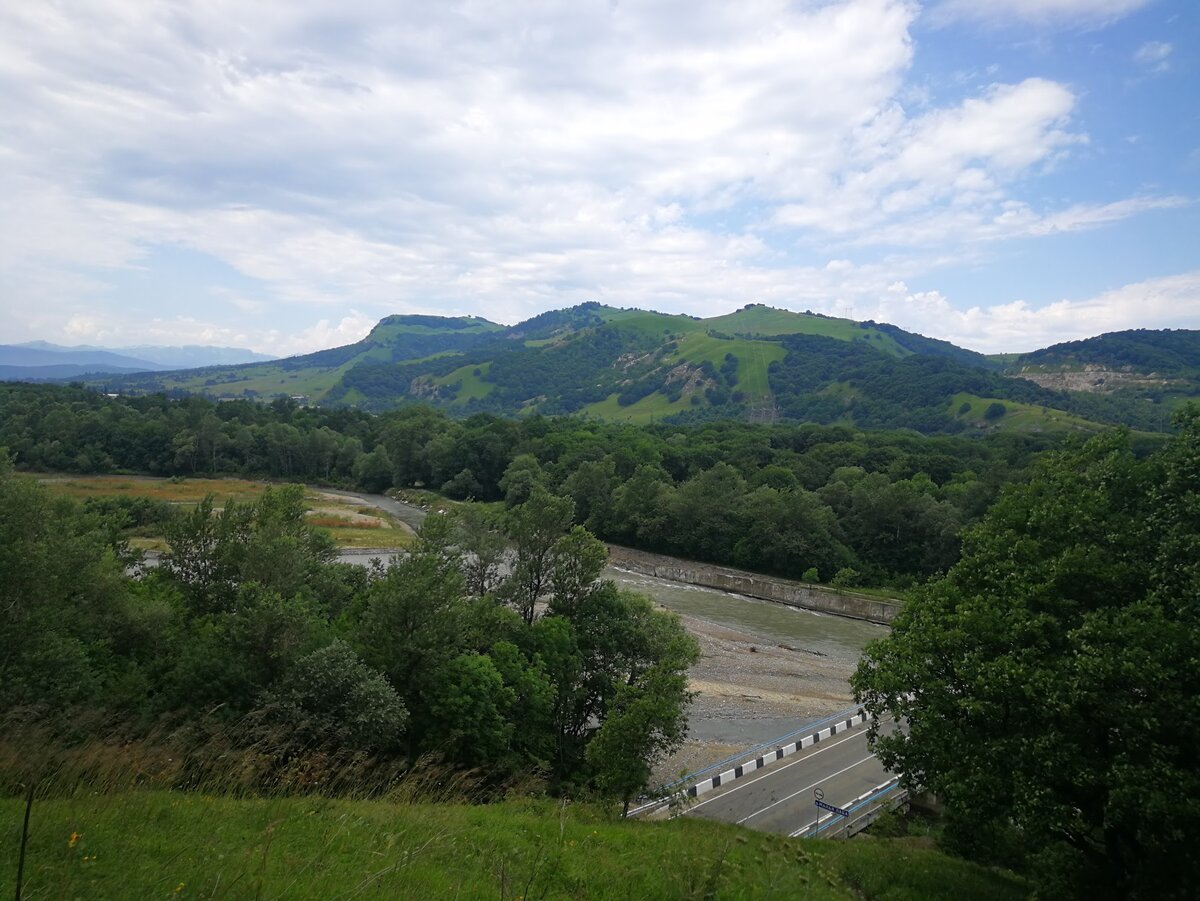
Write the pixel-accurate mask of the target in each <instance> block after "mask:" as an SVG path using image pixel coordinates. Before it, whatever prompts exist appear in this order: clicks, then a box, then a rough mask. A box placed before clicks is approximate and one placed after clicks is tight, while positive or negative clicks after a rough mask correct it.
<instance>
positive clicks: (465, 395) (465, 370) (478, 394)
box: [433, 361, 496, 404]
mask: <svg viewBox="0 0 1200 901" xmlns="http://www.w3.org/2000/svg"><path fill="white" fill-rule="evenodd" d="M491 368H492V364H491V361H488V362H486V363H469V364H468V365H466V366H460V367H458V369H455V370H454V371H453V372H448V373H446V374H445V375H441V376H438V377H437V378H435V379H434V380H433V383H434V384H435V385H453V384H454V383H455V382H462V387H460V388H459V389H458V394H456V395H455V396H454V403H455V404H465V403H466V402H467V401H469V400H481V399H482V398H485V397H487V396H488V395H489V394H491V393H492V389H494V388H495V387H496V386H495V385H494V384H493V383H491V382H485V381H484V380H483V379H482V378H481V376H483V375H486V374H487V371H488V370H489V369H491ZM476 369H478V370H479V375H476V374H475V370H476Z"/></svg>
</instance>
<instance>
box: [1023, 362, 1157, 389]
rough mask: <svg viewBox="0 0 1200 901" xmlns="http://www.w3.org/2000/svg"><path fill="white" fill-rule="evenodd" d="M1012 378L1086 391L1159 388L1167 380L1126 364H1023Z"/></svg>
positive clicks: (1051, 386) (1051, 387) (1050, 386)
mask: <svg viewBox="0 0 1200 901" xmlns="http://www.w3.org/2000/svg"><path fill="white" fill-rule="evenodd" d="M1014 378H1021V379H1027V380H1028V381H1031V382H1033V383H1034V384H1036V385H1041V386H1042V387H1043V388H1049V389H1050V390H1052V391H1087V392H1090V393H1093V394H1107V393H1108V392H1110V391H1116V390H1117V389H1118V388H1158V387H1160V386H1162V385H1166V384H1169V383H1170V381H1171V380H1170V379H1165V378H1163V377H1162V376H1160V375H1158V373H1155V372H1149V373H1146V372H1134V371H1133V370H1132V369H1131V368H1129V367H1124V368H1122V369H1112V368H1109V367H1107V366H1098V365H1095V364H1088V365H1085V366H1082V367H1081V368H1078V369H1058V370H1044V369H1035V368H1033V367H1028V366H1027V367H1025V368H1023V369H1022V370H1021V371H1020V372H1017V373H1014Z"/></svg>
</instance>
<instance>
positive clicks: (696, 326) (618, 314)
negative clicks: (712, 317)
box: [597, 307, 707, 341]
mask: <svg viewBox="0 0 1200 901" xmlns="http://www.w3.org/2000/svg"><path fill="white" fill-rule="evenodd" d="M597 314H598V315H599V316H600V318H601V319H603V320H604V321H605V322H611V323H615V324H617V325H619V326H620V327H621V328H622V329H623V330H625V331H628V332H632V333H636V334H641V335H646V336H649V337H652V338H660V339H662V340H664V341H665V340H667V338H668V336H671V335H686V334H689V333H690V332H696V331H703V330H704V329H705V328H706V327H707V323H706V321H704V320H699V319H693V318H692V317H691V316H683V315H677V314H671V313H655V312H653V311H651V310H617V309H614V308H612V307H601V308H600V309H599V310H597Z"/></svg>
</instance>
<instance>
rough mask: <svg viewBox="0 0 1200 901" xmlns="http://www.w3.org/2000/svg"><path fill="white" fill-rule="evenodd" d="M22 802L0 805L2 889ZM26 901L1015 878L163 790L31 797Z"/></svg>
mask: <svg viewBox="0 0 1200 901" xmlns="http://www.w3.org/2000/svg"><path fill="white" fill-rule="evenodd" d="M23 808H24V805H23V802H22V801H20V800H18V799H14V798H7V799H3V800H0V847H2V848H3V853H0V886H3V887H4V890H5V891H12V889H13V888H14V887H15V885H16V869H17V849H18V847H19V844H20V836H21V819H22V815H23V812H24V809H23ZM24 883H25V884H24V888H25V897H26V898H27V899H34V898H89V899H107V898H255V899H260V898H263V899H265V898H299V899H308V898H314V899H332V898H422V899H424V898H502V899H510V898H511V899H517V898H522V899H526V898H530V899H531V898H639V899H640V898H780V899H793V898H805V899H827V898H828V899H863V898H866V899H873V898H880V899H882V898H887V899H894V901H905V899H913V901H918V899H919V901H934V899H941V898H945V899H957V901H971V899H985V898H986V899H1010V898H1011V899H1016V898H1023V897H1025V896H1026V895H1027V891H1026V889H1025V887H1024V885H1023V884H1022V883H1021V882H1020V881H1019V880H1018V879H1017V878H1015V877H1013V876H1011V875H1008V874H1002V873H997V872H992V871H989V870H985V869H983V868H981V867H978V866H975V865H973V864H969V863H966V862H964V861H959V860H955V859H953V858H949V857H947V856H945V855H943V854H940V853H938V852H937V851H934V850H930V849H928V848H925V847H921V846H919V845H918V844H915V843H913V842H912V841H911V840H905V839H896V840H870V839H860V840H855V841H851V842H833V841H820V840H810V841H800V840H794V839H788V838H784V837H782V836H776V835H768V834H764V833H759V832H753V831H750V830H746V829H742V828H740V827H736V826H726V825H723V824H719V823H713V822H709V821H705V820H701V819H698V818H692V817H685V818H681V819H675V820H670V821H667V822H653V823H651V822H639V821H622V820H618V819H614V818H612V817H611V816H609V815H608V814H607V813H606V812H604V811H601V810H599V809H597V808H595V807H592V806H588V805H578V804H559V803H555V802H553V801H541V800H539V801H532V800H530V801H511V802H507V803H503V804H491V805H474V806H468V805H463V804H428V803H415V804H414V803H407V804H393V803H386V802H382V801H373V802H368V801H350V800H330V799H325V798H321V797H292V798H278V799H234V798H227V797H213V796H209V795H199V794H183V793H175V792H168V791H139V792H127V793H123V794H113V795H105V794H91V793H87V792H79V793H78V794H76V795H75V796H74V797H67V798H63V799H52V800H37V801H35V803H34V806H33V810H32V816H31V819H30V838H29V844H28V853H27V859H26V864H25V880H24Z"/></svg>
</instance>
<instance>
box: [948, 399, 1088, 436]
mask: <svg viewBox="0 0 1200 901" xmlns="http://www.w3.org/2000/svg"><path fill="white" fill-rule="evenodd" d="M964 403H966V404H970V409H969V410H967V411H966V412H965V413H960V412H959V409H960V408H961V407H962V405H963V404H964ZM993 403H1002V404H1004V406H1005V407H1006V408H1007V409H1008V412H1007V413H1005V414H1004V415H1003V416H1001V417H1000V418H999V419H991V420H989V419H986V418H985V417H984V415H983V414H984V411H985V410H987V408H988V407H989V406H990V405H991V404H993ZM949 409H950V415H951V416H954V417H956V418H957V419H961V420H963V421H965V422H969V423H972V424H974V425H980V426H986V427H988V428H994V429H997V430H999V431H1007V432H1067V431H1083V432H1099V431H1102V430H1104V429H1106V428H1111V427H1110V426H1106V425H1104V424H1102V423H1098V422H1092V421H1091V420H1090V419H1083V418H1082V417H1079V416H1072V415H1071V414H1070V413H1064V412H1063V411H1062V410H1055V409H1053V408H1052V407H1043V406H1039V405H1037V404H1023V403H1019V402H1017V401H1013V400H1003V399H998V398H995V397H979V396H978V395H975V394H965V393H962V392H960V393H958V394H956V395H954V397H952V398H951V399H950V408H949Z"/></svg>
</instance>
